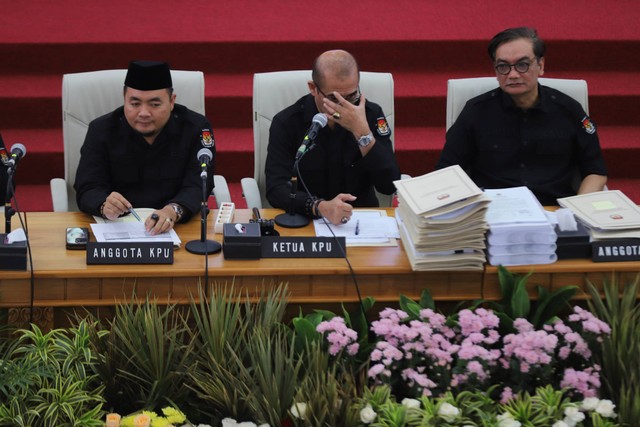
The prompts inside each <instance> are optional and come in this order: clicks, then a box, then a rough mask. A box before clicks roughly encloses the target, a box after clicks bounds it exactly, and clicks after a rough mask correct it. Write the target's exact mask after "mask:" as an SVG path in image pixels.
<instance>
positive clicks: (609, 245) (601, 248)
mask: <svg viewBox="0 0 640 427" xmlns="http://www.w3.org/2000/svg"><path fill="white" fill-rule="evenodd" d="M591 245H592V249H593V258H592V259H593V262H617V261H640V239H607V240H597V241H595V242H592V243H591Z"/></svg>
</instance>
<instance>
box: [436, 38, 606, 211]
mask: <svg viewBox="0 0 640 427" xmlns="http://www.w3.org/2000/svg"><path fill="white" fill-rule="evenodd" d="M488 50H489V56H490V57H491V61H492V62H493V67H494V69H495V71H496V77H497V79H498V83H499V85H500V87H499V88H498V89H495V90H492V91H490V92H487V93H485V94H483V95H480V96H478V97H476V98H473V99H471V100H469V101H468V102H467V104H466V106H465V107H464V109H463V110H462V112H461V113H460V116H459V117H458V119H457V120H456V122H455V123H454V124H453V125H452V126H451V128H450V129H449V130H448V132H447V136H446V143H445V146H444V149H443V151H442V154H441V156H440V160H439V161H438V164H437V165H436V168H438V169H440V168H444V167H447V166H451V165H454V164H459V165H460V166H461V167H462V168H463V169H465V170H466V171H467V173H468V174H469V176H470V177H471V179H473V180H474V182H475V183H476V184H477V185H478V186H480V187H484V188H507V187H518V186H527V187H528V188H529V189H530V190H531V191H532V192H533V193H534V194H535V195H536V197H537V198H538V200H539V201H540V202H541V203H542V204H544V205H556V204H557V201H556V199H558V198H561V197H567V196H572V195H575V194H576V192H577V193H578V194H583V193H589V192H593V191H600V190H602V189H603V187H604V185H605V184H606V182H607V176H606V175H607V170H606V167H605V164H604V160H603V158H602V152H601V149H600V143H599V140H598V134H597V131H596V126H595V124H594V123H593V122H592V121H591V119H590V118H589V116H587V114H586V113H585V112H584V110H583V109H582V107H581V106H580V104H579V103H578V102H577V101H576V100H574V99H573V98H571V97H570V96H568V95H566V94H564V93H562V92H560V91H557V90H555V89H552V88H549V87H546V86H541V85H540V84H539V83H538V77H540V76H542V75H543V74H544V66H545V57H544V54H545V45H544V42H543V41H542V40H541V39H540V38H539V37H538V34H537V32H536V30H535V29H533V28H526V27H520V28H510V29H507V30H504V31H502V32H500V33H498V34H497V35H496V36H494V37H493V39H492V40H491V42H490V43H489V48H488Z"/></svg>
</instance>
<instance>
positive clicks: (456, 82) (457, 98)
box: [447, 77, 589, 130]
mask: <svg viewBox="0 0 640 427" xmlns="http://www.w3.org/2000/svg"><path fill="white" fill-rule="evenodd" d="M538 81H539V82H540V84H541V85H543V86H549V87H551V88H554V89H557V90H559V91H561V92H564V93H565V94H567V95H569V96H570V97H572V98H573V99H575V100H576V101H578V102H579V103H580V104H581V105H582V108H583V109H584V111H586V113H587V114H589V93H588V90H587V82H586V81H585V80H573V79H550V78H544V77H541V78H540V79H538ZM497 87H498V80H496V78H495V77H475V78H469V79H451V80H449V81H448V87H447V130H449V128H450V127H451V125H453V123H454V122H455V121H456V119H457V118H458V115H460V112H461V111H462V109H463V108H464V106H465V104H466V103H467V101H468V100H470V99H471V98H474V97H476V96H478V95H481V94H483V93H485V92H488V91H490V90H492V89H494V88H497Z"/></svg>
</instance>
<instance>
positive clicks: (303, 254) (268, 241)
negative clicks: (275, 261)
mask: <svg viewBox="0 0 640 427" xmlns="http://www.w3.org/2000/svg"><path fill="white" fill-rule="evenodd" d="M336 239H337V240H338V241H337V242H336ZM338 243H339V244H340V245H341V246H342V247H343V248H344V253H343V252H342V250H341V249H340V247H339V246H338ZM346 252H347V245H346V240H345V238H344V237H302V236H297V237H293V236H291V237H289V236H262V258H343V257H344V256H345V254H346Z"/></svg>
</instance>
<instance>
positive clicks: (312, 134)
mask: <svg viewBox="0 0 640 427" xmlns="http://www.w3.org/2000/svg"><path fill="white" fill-rule="evenodd" d="M326 125H327V116H325V115H324V114H322V113H318V114H316V115H315V116H313V120H312V121H311V126H310V127H309V130H308V131H307V134H306V135H305V136H304V139H303V140H302V144H300V148H298V152H297V153H296V160H300V157H302V155H303V154H304V153H306V152H307V150H308V149H309V145H310V144H311V143H312V142H313V141H314V140H315V139H316V137H317V136H318V131H319V130H320V129H322V128H323V127H325V126H326Z"/></svg>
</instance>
